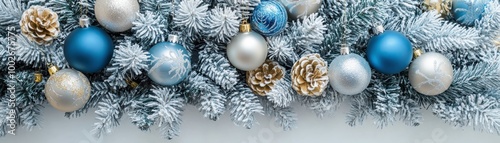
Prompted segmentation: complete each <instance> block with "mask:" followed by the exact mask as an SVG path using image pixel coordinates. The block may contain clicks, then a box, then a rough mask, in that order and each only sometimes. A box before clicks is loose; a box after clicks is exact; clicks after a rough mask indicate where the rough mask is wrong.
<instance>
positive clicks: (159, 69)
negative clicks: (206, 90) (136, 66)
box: [148, 35, 191, 86]
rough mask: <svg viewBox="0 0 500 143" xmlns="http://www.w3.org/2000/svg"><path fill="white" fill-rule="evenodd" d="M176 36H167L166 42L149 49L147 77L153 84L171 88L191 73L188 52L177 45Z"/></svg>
mask: <svg viewBox="0 0 500 143" xmlns="http://www.w3.org/2000/svg"><path fill="white" fill-rule="evenodd" d="M178 39H179V37H178V36H177V35H168V42H161V43H158V44H156V45H154V46H153V47H152V48H151V49H149V53H150V54H151V62H150V63H149V72H148V77H149V78H150V79H151V80H153V81H154V82H156V83H158V84H160V85H163V86H171V85H176V84H179V83H180V82H181V81H183V80H184V79H185V78H186V77H187V76H188V75H189V72H191V56H190V55H189V51H187V49H186V48H184V47H183V46H182V45H180V44H178V43H177V42H178Z"/></svg>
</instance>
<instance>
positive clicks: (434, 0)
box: [423, 0, 452, 17]
mask: <svg viewBox="0 0 500 143" xmlns="http://www.w3.org/2000/svg"><path fill="white" fill-rule="evenodd" d="M451 3H452V1H451V0H424V2H423V6H424V8H425V9H424V10H425V11H432V10H436V11H437V12H438V13H439V14H441V17H446V16H447V15H449V14H450V12H451Z"/></svg>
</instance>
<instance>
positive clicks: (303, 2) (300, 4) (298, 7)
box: [280, 0, 321, 20]
mask: <svg viewBox="0 0 500 143" xmlns="http://www.w3.org/2000/svg"><path fill="white" fill-rule="evenodd" d="M280 1H281V3H282V4H283V5H284V6H285V8H286V11H287V12H288V17H289V18H290V19H292V20H295V19H298V18H302V17H306V16H308V15H310V14H312V13H315V12H317V11H318V9H319V8H320V7H321V0H280Z"/></svg>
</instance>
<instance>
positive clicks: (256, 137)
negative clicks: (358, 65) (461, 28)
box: [0, 105, 500, 143]
mask: <svg viewBox="0 0 500 143" xmlns="http://www.w3.org/2000/svg"><path fill="white" fill-rule="evenodd" d="M295 108H296V110H297V112H298V116H299V122H298V127H297V128H296V129H294V130H293V131H288V132H283V131H281V130H280V128H276V127H273V125H272V124H269V123H273V122H272V120H271V119H270V118H267V117H263V116H259V117H258V121H259V123H260V124H259V125H257V126H256V127H254V128H253V129H251V130H248V129H244V128H243V127H238V126H235V125H234V124H233V123H232V122H231V121H230V119H229V116H228V114H227V113H226V114H225V115H224V116H223V117H222V119H220V120H219V121H211V120H208V119H204V118H203V117H202V115H201V113H199V112H198V111H197V110H196V108H194V107H193V106H188V107H187V108H186V111H185V112H184V116H183V120H184V121H183V124H182V126H181V135H180V136H179V137H176V138H175V139H173V140H170V141H168V140H165V139H163V138H161V136H160V134H159V132H158V129H157V128H156V127H153V128H152V129H153V130H152V131H149V132H142V131H140V130H139V129H138V128H136V127H135V126H134V125H133V124H132V123H131V122H130V120H129V119H128V117H127V116H126V115H125V116H124V118H123V119H122V122H120V123H121V125H120V126H118V127H117V128H114V130H113V132H112V133H111V134H108V135H106V136H105V137H104V138H103V139H95V138H92V137H91V135H90V133H89V131H90V130H91V129H92V125H93V123H94V122H95V121H96V120H95V119H94V116H95V114H94V113H93V112H89V113H88V114H86V115H84V116H82V117H80V118H75V119H67V118H65V117H64V113H61V112H58V111H56V110H55V109H53V108H52V107H50V105H46V107H45V109H43V113H44V116H43V118H44V121H43V123H42V126H43V129H39V128H36V129H34V130H33V131H31V132H28V131H27V130H26V129H19V131H18V132H17V134H16V135H15V136H12V135H7V136H6V137H2V138H0V143H165V142H168V143H333V142H335V143H499V142H500V136H499V135H496V134H490V133H481V132H478V131H473V130H472V129H471V128H466V129H461V128H460V129H457V128H453V127H452V126H450V125H448V124H446V123H444V122H443V121H442V120H440V119H438V118H437V117H435V116H434V115H432V113H431V112H430V111H425V112H424V122H423V124H422V125H420V126H419V127H409V126H406V125H404V124H403V123H401V122H397V123H396V124H394V125H390V126H389V127H386V128H384V129H378V128H376V126H374V125H373V123H372V122H373V121H372V120H371V119H369V120H367V121H365V122H364V124H363V125H361V126H356V127H350V126H348V125H347V124H346V123H345V114H346V112H347V111H348V110H349V108H348V107H347V106H343V107H341V108H340V109H339V110H338V111H337V112H336V114H335V115H334V116H333V117H327V118H324V119H319V118H317V117H316V116H315V115H314V114H313V113H312V112H310V111H309V110H306V109H305V108H304V107H300V106H295Z"/></svg>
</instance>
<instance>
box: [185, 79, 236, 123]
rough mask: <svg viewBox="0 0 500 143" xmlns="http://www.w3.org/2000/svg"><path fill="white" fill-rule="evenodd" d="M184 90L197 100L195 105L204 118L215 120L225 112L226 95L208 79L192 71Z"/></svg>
mask: <svg viewBox="0 0 500 143" xmlns="http://www.w3.org/2000/svg"><path fill="white" fill-rule="evenodd" d="M186 90H187V93H188V97H190V99H192V100H197V102H195V103H196V106H197V107H198V110H200V112H202V113H203V116H204V117H205V118H209V119H211V120H214V121H215V120H217V119H219V117H220V115H222V114H223V113H224V112H225V110H226V106H225V104H226V98H227V97H226V95H224V94H223V93H224V92H223V91H222V90H221V89H220V87H219V86H217V85H215V83H214V82H213V81H211V80H210V79H208V78H206V77H204V76H202V75H199V74H198V73H196V72H194V71H193V72H191V75H190V78H189V83H188V85H187V87H186Z"/></svg>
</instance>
